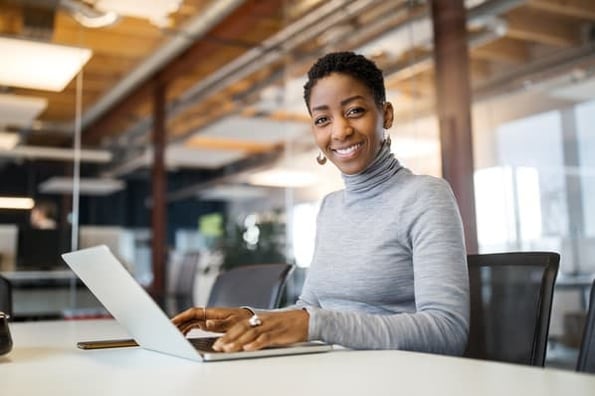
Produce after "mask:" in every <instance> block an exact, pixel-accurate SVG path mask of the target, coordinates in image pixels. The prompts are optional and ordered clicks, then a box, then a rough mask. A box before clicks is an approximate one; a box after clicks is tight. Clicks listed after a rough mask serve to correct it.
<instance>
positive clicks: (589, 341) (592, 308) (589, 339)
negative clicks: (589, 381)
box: [576, 281, 595, 374]
mask: <svg viewBox="0 0 595 396" xmlns="http://www.w3.org/2000/svg"><path fill="white" fill-rule="evenodd" d="M576 371H580V372H582V373H593V374H595V281H593V285H592V286H591V298H590V299H589V310H588V311H587V321H586V322H585V330H584V331H583V338H582V341H581V348H580V350H579V353H578V362H577V365H576Z"/></svg>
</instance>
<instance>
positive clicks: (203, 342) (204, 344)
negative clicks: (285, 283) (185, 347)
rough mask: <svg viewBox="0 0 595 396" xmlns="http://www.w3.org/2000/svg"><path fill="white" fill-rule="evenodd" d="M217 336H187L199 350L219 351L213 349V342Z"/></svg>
mask: <svg viewBox="0 0 595 396" xmlns="http://www.w3.org/2000/svg"><path fill="white" fill-rule="evenodd" d="M217 338H219V337H201V338H189V339H188V341H190V343H191V344H192V346H194V348H196V349H198V350H199V351H202V352H210V353H213V352H214V353H219V351H216V350H214V349H213V344H214V343H215V341H217Z"/></svg>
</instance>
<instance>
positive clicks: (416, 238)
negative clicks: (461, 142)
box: [297, 147, 469, 355]
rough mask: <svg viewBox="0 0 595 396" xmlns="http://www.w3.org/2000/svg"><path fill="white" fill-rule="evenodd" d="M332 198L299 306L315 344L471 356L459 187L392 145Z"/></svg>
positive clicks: (322, 212) (347, 177)
mask: <svg viewBox="0 0 595 396" xmlns="http://www.w3.org/2000/svg"><path fill="white" fill-rule="evenodd" d="M343 179H344V182H345V189H344V190H341V191H337V192H334V193H331V194H329V195H328V196H326V197H325V199H324V200H323V203H322V205H321V208H320V212H319V214H318V219H317V234H316V247H315V250H314V256H313V259H312V265H311V267H310V269H309V270H308V276H307V278H306V281H305V284H304V288H303V291H302V294H301V296H300V298H299V300H298V302H297V306H299V307H303V308H305V309H306V310H307V311H308V313H309V315H310V322H309V338H310V339H311V340H323V341H326V342H328V343H332V344H340V345H343V346H346V347H349V348H356V349H405V350H411V351H420V352H431V353H442V354H449V355H461V354H462V353H463V351H464V349H465V345H466V342H467V333H468V328H469V290H468V287H469V286H468V284H469V283H468V277H467V264H466V253H465V246H464V239H463V228H462V224H461V219H460V215H459V211H458V208H457V204H456V202H455V198H454V196H453V193H452V191H451V189H450V187H449V185H448V184H447V183H446V182H445V181H444V180H442V179H438V178H435V177H431V176H420V175H414V174H412V173H411V171H409V170H408V169H406V168H404V167H402V166H401V165H400V164H399V161H398V160H397V159H395V157H394V156H393V154H392V153H391V152H390V151H389V148H388V147H383V148H382V149H381V151H380V152H379V154H378V157H377V158H376V159H375V160H374V161H373V162H372V164H370V166H369V167H368V168H367V169H366V170H365V171H364V172H362V173H360V174H357V175H343Z"/></svg>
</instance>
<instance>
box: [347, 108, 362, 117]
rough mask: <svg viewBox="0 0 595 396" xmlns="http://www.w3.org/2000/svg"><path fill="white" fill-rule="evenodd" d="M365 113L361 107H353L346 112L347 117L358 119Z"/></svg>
mask: <svg viewBox="0 0 595 396" xmlns="http://www.w3.org/2000/svg"><path fill="white" fill-rule="evenodd" d="M364 112H365V110H364V108H363V107H353V108H351V109H349V110H347V113H346V115H347V117H358V116H360V115H362V114H363V113H364Z"/></svg>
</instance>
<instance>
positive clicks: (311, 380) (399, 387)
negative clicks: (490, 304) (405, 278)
mask: <svg viewBox="0 0 595 396" xmlns="http://www.w3.org/2000/svg"><path fill="white" fill-rule="evenodd" d="M11 332H12V334H13V339H14V342H15V347H14V349H13V351H12V352H11V353H10V354H8V355H5V356H3V357H0V384H1V390H2V394H3V395H11V396H14V395H61V396H62V395H86V396H87V395H89V396H90V395H102V396H103V395H110V396H111V395H132V394H142V395H146V396H150V395H173V394H196V395H234V396H249V395H257V396H267V395H283V396H285V395H289V396H292V395H296V396H297V395H300V396H304V395H322V394H329V395H358V396H361V395H366V396H367V395H431V396H443V395H456V396H466V395H469V396H471V395H472V396H476V395H485V396H489V395H494V396H510V395H523V396H527V395H554V396H555V395H560V396H562V395H564V396H567V395H572V396H582V395H590V396H592V395H594V394H595V376H591V375H586V374H576V373H572V372H564V371H559V370H553V369H545V370H544V369H539V368H529V367H523V366H516V365H508V364H500V363H489V362H481V361H475V360H469V359H462V358H449V357H442V356H434V355H428V354H419V353H411V352H399V351H376V352H374V351H361V352H355V351H334V352H330V353H323V354H314V355H303V356H288V357H272V358H263V359H253V360H237V361H229V362H214V363H196V362H192V361H189V360H184V359H179V358H175V357H170V356H167V355H163V354H159V353H155V352H149V351H145V350H143V349H140V348H123V349H109V350H97V351H82V350H78V349H77V348H76V347H75V342H76V341H77V340H88V339H100V338H107V337H122V336H125V333H124V332H123V331H122V329H121V328H120V327H119V326H118V325H117V324H116V323H115V322H113V321H110V320H99V321H64V322H27V323H12V324H11Z"/></svg>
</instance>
